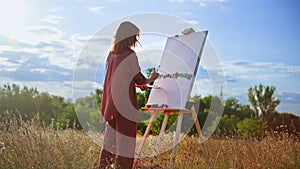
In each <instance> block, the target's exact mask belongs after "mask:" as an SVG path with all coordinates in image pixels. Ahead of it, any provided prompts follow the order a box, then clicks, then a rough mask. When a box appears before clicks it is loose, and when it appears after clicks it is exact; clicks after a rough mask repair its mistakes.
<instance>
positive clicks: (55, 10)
mask: <svg viewBox="0 0 300 169" xmlns="http://www.w3.org/2000/svg"><path fill="white" fill-rule="evenodd" d="M60 10H62V8H61V7H54V8H51V9H50V12H57V11H60Z"/></svg>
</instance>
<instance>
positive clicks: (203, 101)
mask: <svg viewBox="0 0 300 169" xmlns="http://www.w3.org/2000/svg"><path fill="white" fill-rule="evenodd" d="M275 91H276V88H275V87H274V86H264V85H262V84H259V85H257V86H254V87H250V88H249V90H248V100H249V103H250V105H248V104H241V103H240V102H239V100H237V99H236V98H228V99H226V100H225V101H223V100H221V99H220V98H219V97H218V96H206V97H200V96H194V97H192V100H193V101H194V105H195V107H196V109H198V111H197V112H198V114H197V116H198V120H199V123H200V126H201V127H203V125H204V123H205V121H206V118H207V116H208V114H209V113H214V110H211V109H210V105H211V102H212V100H214V102H216V103H217V104H219V106H220V107H222V108H224V111H223V114H222V116H216V117H215V120H214V121H213V122H212V127H217V130H216V133H219V134H220V135H222V136H236V135H239V136H241V137H246V138H247V137H262V136H264V135H265V134H266V133H267V132H270V131H271V132H285V133H288V134H293V135H298V136H299V132H300V118H299V117H298V116H296V115H294V114H291V113H283V112H278V111H277V110H276V107H277V106H278V105H279V104H280V100H279V99H277V98H275V97H274V93H275ZM149 93H150V90H146V91H145V92H142V93H137V98H138V103H139V107H140V108H141V107H144V106H145V103H147V98H148V96H149ZM101 96H102V90H101V89H96V90H95V92H94V93H91V94H90V96H86V97H83V98H79V99H77V100H76V101H75V103H72V102H70V101H67V100H66V99H65V98H63V97H61V96H55V95H51V94H49V93H48V92H40V91H38V90H37V88H28V87H27V86H23V87H20V86H19V85H16V84H12V85H10V84H5V85H3V86H2V87H0V115H1V116H4V115H5V113H7V111H9V112H10V113H13V114H16V115H20V116H21V117H22V119H23V120H25V121H26V120H30V119H32V118H33V117H34V116H36V115H37V114H38V116H39V119H40V121H41V123H42V124H44V125H45V126H49V125H51V126H52V127H55V128H57V129H65V128H68V127H73V128H76V129H82V128H84V127H85V126H86V125H88V126H91V127H89V128H92V129H96V130H103V129H104V125H103V124H100V123H99V120H100V109H101V100H102V98H101ZM76 112H77V113H76ZM150 115H151V114H150V113H147V112H143V111H142V110H141V116H142V118H143V119H145V120H143V121H141V122H140V123H139V124H138V130H139V132H140V133H143V132H144V131H145V129H146V127H147V124H148V122H149V121H148V120H149V117H150ZM1 116H0V117H1ZM176 118H177V116H171V117H170V118H169V120H168V124H167V127H170V126H171V125H172V124H173V123H174V122H175V121H176ZM1 120H3V118H0V122H1ZM162 120H163V116H162V115H160V116H158V117H157V118H156V119H155V123H154V124H155V125H154V126H153V127H152V129H151V133H152V134H158V133H159V129H160V126H161V124H162ZM189 134H191V135H193V134H196V129H195V127H192V129H191V130H189Z"/></svg>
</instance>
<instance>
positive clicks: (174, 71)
mask: <svg viewBox="0 0 300 169" xmlns="http://www.w3.org/2000/svg"><path fill="white" fill-rule="evenodd" d="M207 33H208V31H203V32H193V33H190V34H187V35H179V36H174V37H169V38H168V39H167V42H166V46H165V49H164V52H163V55H162V59H161V62H160V65H159V67H158V73H159V77H158V79H156V81H155V82H154V86H157V87H154V88H153V89H152V90H151V92H150V95H149V98H148V102H147V105H148V106H149V105H150V106H152V107H164V106H165V107H168V108H172V109H185V108H186V103H187V102H188V101H189V99H190V98H189V97H190V93H191V90H192V87H193V83H194V80H195V76H196V74H197V70H198V66H199V62H200V57H201V53H202V49H203V46H204V44H205V40H206V37H207Z"/></svg>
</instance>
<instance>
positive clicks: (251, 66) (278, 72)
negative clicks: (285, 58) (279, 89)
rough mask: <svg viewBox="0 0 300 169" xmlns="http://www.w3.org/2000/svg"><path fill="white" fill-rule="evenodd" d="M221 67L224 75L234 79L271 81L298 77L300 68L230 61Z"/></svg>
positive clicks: (269, 63) (279, 64) (276, 64)
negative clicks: (293, 76)
mask: <svg viewBox="0 0 300 169" xmlns="http://www.w3.org/2000/svg"><path fill="white" fill-rule="evenodd" d="M222 67H223V68H224V71H225V74H226V75H230V76H233V77H234V78H236V79H253V78H254V77H255V79H272V78H274V77H275V78H278V77H287V76H291V75H300V66H293V65H287V64H284V63H275V62H250V61H230V62H223V63H222ZM254 75H255V76H254Z"/></svg>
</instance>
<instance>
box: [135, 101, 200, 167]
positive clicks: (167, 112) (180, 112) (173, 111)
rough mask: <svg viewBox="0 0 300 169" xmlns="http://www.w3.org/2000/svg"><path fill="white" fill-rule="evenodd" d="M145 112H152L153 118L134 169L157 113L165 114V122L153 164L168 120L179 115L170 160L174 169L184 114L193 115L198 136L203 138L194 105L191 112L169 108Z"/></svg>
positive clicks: (157, 143)
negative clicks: (173, 115)
mask: <svg viewBox="0 0 300 169" xmlns="http://www.w3.org/2000/svg"><path fill="white" fill-rule="evenodd" d="M143 110H145V111H148V112H151V113H152V115H151V118H150V120H149V124H148V126H147V129H146V131H145V133H144V136H143V139H142V142H141V144H140V146H139V148H138V151H137V156H136V158H135V160H134V163H133V169H134V168H135V167H136V165H137V163H138V158H140V155H141V152H142V150H143V147H144V144H145V142H146V139H147V137H148V135H149V132H150V129H151V127H152V124H153V121H154V119H155V117H156V115H157V113H163V114H164V120H163V123H162V126H161V129H160V133H159V136H158V139H157V142H156V146H155V150H154V158H153V160H152V163H153V162H154V160H155V157H156V155H157V152H158V150H159V146H160V143H161V139H162V136H163V135H164V133H165V130H166V126H167V123H168V118H169V116H170V115H171V114H175V115H178V119H177V126H176V134H175V139H174V143H173V150H172V156H171V159H170V168H174V167H175V158H176V153H177V145H178V142H179V136H180V133H181V126H182V119H183V114H191V115H192V116H193V120H194V123H195V126H196V129H197V133H198V136H199V137H200V138H201V136H202V133H201V129H200V125H199V121H198V118H197V114H196V111H195V107H194V105H193V106H192V108H191V110H188V109H183V110H181V109H169V108H149V109H145V108H144V109H143Z"/></svg>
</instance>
